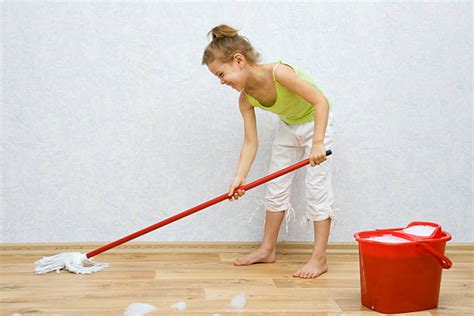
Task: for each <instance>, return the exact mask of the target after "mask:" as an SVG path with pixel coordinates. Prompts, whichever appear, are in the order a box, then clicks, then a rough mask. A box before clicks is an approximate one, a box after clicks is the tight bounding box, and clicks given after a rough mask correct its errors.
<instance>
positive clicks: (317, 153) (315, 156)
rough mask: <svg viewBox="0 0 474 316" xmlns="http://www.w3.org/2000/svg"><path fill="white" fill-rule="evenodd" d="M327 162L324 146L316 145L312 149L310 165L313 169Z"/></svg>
mask: <svg viewBox="0 0 474 316" xmlns="http://www.w3.org/2000/svg"><path fill="white" fill-rule="evenodd" d="M326 160H327V158H326V150H325V149H324V144H316V145H313V148H311V155H309V163H310V165H311V167H314V166H317V165H319V164H322V163H323V162H325V161H326Z"/></svg>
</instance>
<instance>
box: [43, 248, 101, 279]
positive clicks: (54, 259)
mask: <svg viewBox="0 0 474 316" xmlns="http://www.w3.org/2000/svg"><path fill="white" fill-rule="evenodd" d="M108 266H109V265H108V264H107V263H100V262H96V261H93V260H91V259H89V258H87V256H86V255H85V254H83V253H80V252H64V253H60V254H57V255H54V256H50V257H43V259H40V260H38V261H36V262H35V273H36V274H45V273H48V272H51V271H56V272H59V270H61V269H66V270H68V271H70V272H73V273H77V274H91V273H94V272H99V271H102V270H104V269H105V268H107V267H108Z"/></svg>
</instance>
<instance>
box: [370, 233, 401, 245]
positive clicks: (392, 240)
mask: <svg viewBox="0 0 474 316" xmlns="http://www.w3.org/2000/svg"><path fill="white" fill-rule="evenodd" d="M365 239H366V240H372V241H378V242H387V243H391V244H399V243H402V242H409V240H407V239H403V238H400V237H397V236H393V235H391V234H386V235H382V236H373V237H369V238H365Z"/></svg>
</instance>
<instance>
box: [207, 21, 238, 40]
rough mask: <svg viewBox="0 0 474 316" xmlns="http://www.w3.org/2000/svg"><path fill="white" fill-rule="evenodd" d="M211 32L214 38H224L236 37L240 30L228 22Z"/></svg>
mask: <svg viewBox="0 0 474 316" xmlns="http://www.w3.org/2000/svg"><path fill="white" fill-rule="evenodd" d="M209 34H212V39H213V40H214V39H216V38H223V37H234V36H236V35H238V34H239V32H238V31H237V30H236V29H234V28H233V27H231V26H228V25H226V24H221V25H218V26H216V27H214V28H213V29H212V30H211V31H210V32H209Z"/></svg>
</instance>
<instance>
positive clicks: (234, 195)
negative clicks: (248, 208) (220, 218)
mask: <svg viewBox="0 0 474 316" xmlns="http://www.w3.org/2000/svg"><path fill="white" fill-rule="evenodd" d="M244 184H245V179H244V178H242V177H239V176H237V177H235V179H234V182H232V184H231V185H230V188H229V193H228V195H229V201H232V199H234V200H238V199H239V198H240V197H242V196H243V195H244V194H245V190H236V189H237V188H238V187H241V186H242V185H244Z"/></svg>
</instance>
